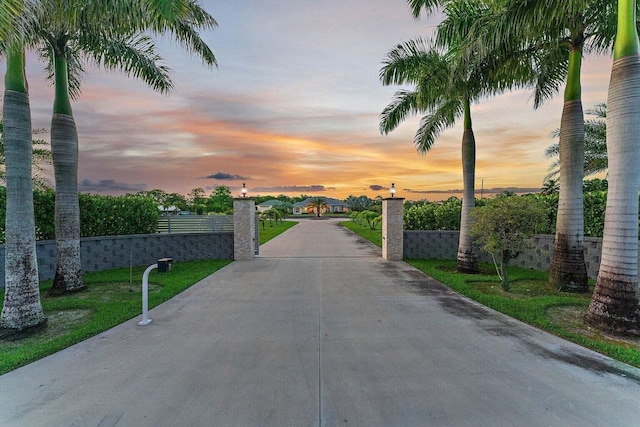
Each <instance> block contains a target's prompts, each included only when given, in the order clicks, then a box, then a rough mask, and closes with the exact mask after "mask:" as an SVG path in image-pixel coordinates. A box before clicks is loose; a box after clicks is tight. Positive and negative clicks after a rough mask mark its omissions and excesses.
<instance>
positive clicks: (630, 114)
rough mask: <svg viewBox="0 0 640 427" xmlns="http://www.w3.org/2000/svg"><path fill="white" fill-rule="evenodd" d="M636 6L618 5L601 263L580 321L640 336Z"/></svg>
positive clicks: (629, 0)
mask: <svg viewBox="0 0 640 427" xmlns="http://www.w3.org/2000/svg"><path fill="white" fill-rule="evenodd" d="M635 5H636V2H635V1H632V0H619V1H618V35H617V37H616V46H615V48H614V63H613V69H612V71H611V80H610V83H609V98H608V101H607V108H608V111H607V153H608V157H609V191H608V196H607V208H606V212H605V224H604V235H603V238H602V260H601V262H600V271H599V272H598V279H597V282H596V288H595V290H594V293H593V297H592V298H591V303H590V304H589V311H588V313H587V315H586V316H585V321H586V322H587V323H589V324H590V325H592V326H594V327H596V328H598V329H601V330H604V331H609V332H613V333H619V334H635V335H640V319H639V315H638V189H639V188H640V169H639V168H638V165H639V164H640V140H639V139H640V55H638V34H637V32H636V30H635Z"/></svg>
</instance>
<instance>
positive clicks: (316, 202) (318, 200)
mask: <svg viewBox="0 0 640 427" xmlns="http://www.w3.org/2000/svg"><path fill="white" fill-rule="evenodd" d="M309 206H311V207H312V208H313V210H314V211H315V213H316V217H320V216H322V211H323V210H325V209H327V208H328V207H329V205H328V204H327V199H325V198H324V197H313V198H312V199H311V200H310V201H309Z"/></svg>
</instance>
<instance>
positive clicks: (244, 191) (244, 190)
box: [242, 182, 247, 197]
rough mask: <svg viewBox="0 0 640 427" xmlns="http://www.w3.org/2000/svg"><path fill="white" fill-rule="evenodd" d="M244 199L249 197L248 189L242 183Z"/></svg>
mask: <svg viewBox="0 0 640 427" xmlns="http://www.w3.org/2000/svg"><path fill="white" fill-rule="evenodd" d="M242 197H247V187H246V186H245V183H244V182H243V183H242Z"/></svg>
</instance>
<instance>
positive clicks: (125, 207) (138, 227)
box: [0, 187, 159, 242]
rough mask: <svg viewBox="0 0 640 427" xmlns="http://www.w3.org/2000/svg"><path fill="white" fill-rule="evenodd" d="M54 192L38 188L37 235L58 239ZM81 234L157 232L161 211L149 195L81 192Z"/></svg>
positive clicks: (1, 221)
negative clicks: (102, 194)
mask: <svg viewBox="0 0 640 427" xmlns="http://www.w3.org/2000/svg"><path fill="white" fill-rule="evenodd" d="M55 197H56V196H55V192H54V191H53V190H49V191H35V192H34V193H33V203H34V207H35V209H34V210H35V221H36V238H37V239H38V240H53V239H55V225H54V224H55V216H54V215H55ZM79 202H80V236H82V237H92V236H115V235H127V234H151V233H155V231H156V226H157V224H158V217H159V211H158V207H157V205H156V203H155V201H154V200H153V199H152V198H150V197H142V196H134V195H125V196H99V195H93V194H80V195H79ZM5 210H6V188H4V187H0V226H1V227H2V235H1V236H0V237H1V239H0V240H1V241H2V242H4V227H5Z"/></svg>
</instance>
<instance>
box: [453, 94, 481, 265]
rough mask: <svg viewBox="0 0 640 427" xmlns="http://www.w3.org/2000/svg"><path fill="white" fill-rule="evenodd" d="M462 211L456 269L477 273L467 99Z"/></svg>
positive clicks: (473, 144)
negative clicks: (471, 232)
mask: <svg viewBox="0 0 640 427" xmlns="http://www.w3.org/2000/svg"><path fill="white" fill-rule="evenodd" d="M462 180H463V193H462V212H461V215H460V240H459V241H458V257H457V266H456V269H457V271H459V272H460V273H477V272H478V271H479V269H478V257H477V255H476V254H475V252H474V250H473V240H472V238H471V235H470V234H469V230H470V229H471V222H472V220H471V215H470V214H471V210H472V209H473V208H474V207H475V206H476V195H475V181H476V139H475V136H474V135H473V129H472V126H471V108H470V103H469V101H468V100H467V101H466V102H465V108H464V134H463V135H462Z"/></svg>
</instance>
